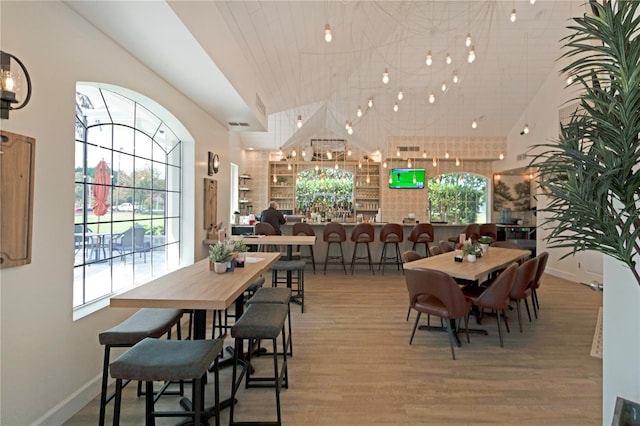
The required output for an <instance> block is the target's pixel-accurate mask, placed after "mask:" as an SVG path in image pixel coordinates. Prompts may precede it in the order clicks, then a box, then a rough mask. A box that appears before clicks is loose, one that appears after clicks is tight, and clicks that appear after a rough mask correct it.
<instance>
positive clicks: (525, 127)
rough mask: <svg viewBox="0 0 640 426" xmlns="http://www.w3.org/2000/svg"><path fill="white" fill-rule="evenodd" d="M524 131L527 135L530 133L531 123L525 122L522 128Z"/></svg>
mask: <svg viewBox="0 0 640 426" xmlns="http://www.w3.org/2000/svg"><path fill="white" fill-rule="evenodd" d="M522 133H524V134H525V135H528V134H529V123H524V128H523V129H522Z"/></svg>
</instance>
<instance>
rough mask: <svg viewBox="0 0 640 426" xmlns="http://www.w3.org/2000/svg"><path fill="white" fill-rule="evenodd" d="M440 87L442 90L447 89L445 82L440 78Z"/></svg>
mask: <svg viewBox="0 0 640 426" xmlns="http://www.w3.org/2000/svg"><path fill="white" fill-rule="evenodd" d="M440 88H441V89H442V91H443V92H446V91H447V82H446V81H444V80H442V86H441V87H440Z"/></svg>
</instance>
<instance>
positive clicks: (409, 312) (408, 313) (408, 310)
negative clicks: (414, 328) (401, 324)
mask: <svg viewBox="0 0 640 426" xmlns="http://www.w3.org/2000/svg"><path fill="white" fill-rule="evenodd" d="M409 315H411V305H409V309H407V321H409Z"/></svg>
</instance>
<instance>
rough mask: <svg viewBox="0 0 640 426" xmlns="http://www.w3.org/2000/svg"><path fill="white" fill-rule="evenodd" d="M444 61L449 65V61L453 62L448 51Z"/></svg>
mask: <svg viewBox="0 0 640 426" xmlns="http://www.w3.org/2000/svg"><path fill="white" fill-rule="evenodd" d="M445 62H446V63H447V65H451V62H453V59H451V55H450V54H449V53H447V56H446V58H445Z"/></svg>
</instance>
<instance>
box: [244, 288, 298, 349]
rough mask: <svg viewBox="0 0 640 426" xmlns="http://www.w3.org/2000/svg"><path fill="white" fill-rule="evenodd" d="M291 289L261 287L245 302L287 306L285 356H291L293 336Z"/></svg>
mask: <svg viewBox="0 0 640 426" xmlns="http://www.w3.org/2000/svg"><path fill="white" fill-rule="evenodd" d="M291 294H292V293H291V289H290V288H282V287H262V288H260V289H258V291H256V293H255V294H254V295H253V297H252V298H251V299H249V300H248V301H247V304H248V305H251V304H254V303H277V304H281V305H285V304H286V305H287V308H289V311H288V313H287V319H288V322H289V334H288V336H287V341H288V343H287V347H288V348H289V352H288V354H287V355H289V356H293V335H292V334H291V308H290V303H289V302H290V301H291Z"/></svg>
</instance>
